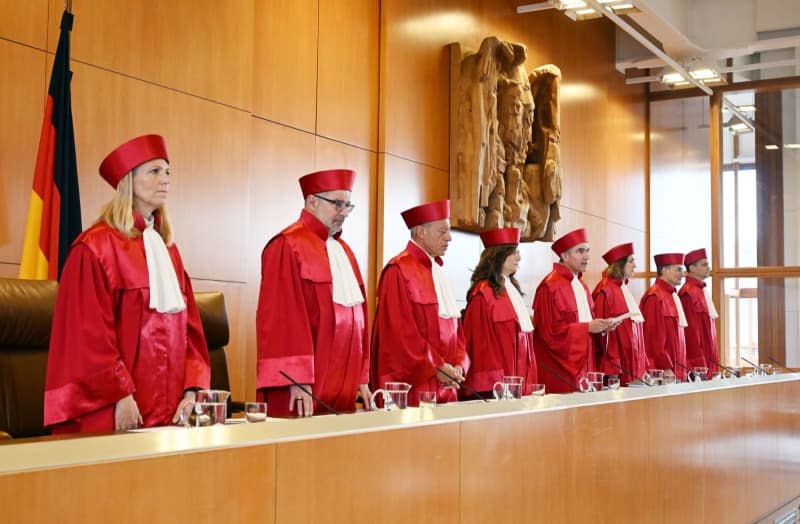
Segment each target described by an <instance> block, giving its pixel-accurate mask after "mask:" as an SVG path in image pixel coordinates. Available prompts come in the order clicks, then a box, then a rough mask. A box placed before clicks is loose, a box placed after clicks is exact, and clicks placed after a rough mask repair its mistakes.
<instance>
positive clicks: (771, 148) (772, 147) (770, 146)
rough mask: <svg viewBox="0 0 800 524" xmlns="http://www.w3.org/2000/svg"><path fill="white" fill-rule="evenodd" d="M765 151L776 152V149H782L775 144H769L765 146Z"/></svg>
mask: <svg viewBox="0 0 800 524" xmlns="http://www.w3.org/2000/svg"><path fill="white" fill-rule="evenodd" d="M764 149H769V150H770V151H775V150H776V149H780V148H779V147H778V146H776V145H775V144H767V145H765V146H764Z"/></svg>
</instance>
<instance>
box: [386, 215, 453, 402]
mask: <svg viewBox="0 0 800 524" xmlns="http://www.w3.org/2000/svg"><path fill="white" fill-rule="evenodd" d="M402 217H403V220H404V221H405V223H406V225H407V226H408V228H409V230H410V232H411V240H410V241H409V242H408V244H407V245H406V248H405V249H404V250H403V251H402V252H400V254H398V255H397V256H395V257H394V258H392V259H391V260H390V261H389V263H388V264H386V267H384V268H383V272H382V273H381V278H380V282H379V283H378V300H377V305H376V312H375V325H374V327H373V334H372V358H373V363H372V387H373V388H378V387H383V385H384V384H385V383H386V382H406V383H408V384H411V386H412V387H411V391H410V392H409V397H408V401H409V404H410V405H413V406H416V405H418V403H419V393H420V392H421V391H435V392H436V393H437V401H438V402H440V403H441V402H450V401H453V400H456V388H457V387H458V385H459V384H460V382H462V381H463V380H464V373H465V372H466V371H467V367H468V360H467V353H466V350H465V348H464V335H463V333H462V331H461V325H460V321H459V317H460V312H459V310H458V307H457V306H456V303H455V299H454V298H453V294H452V291H451V289H450V287H449V284H448V282H447V280H446V278H445V277H444V274H443V272H442V270H441V267H440V266H441V265H442V259H441V257H442V255H444V253H445V251H447V246H448V244H449V243H450V240H451V236H450V202H449V201H448V200H444V201H440V202H432V203H429V204H423V205H420V206H416V207H413V208H411V209H407V210H406V211H403V213H402ZM437 368H440V369H442V370H444V373H441V372H438V371H437Z"/></svg>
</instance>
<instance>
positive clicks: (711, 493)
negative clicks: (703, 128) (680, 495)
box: [685, 388, 766, 522]
mask: <svg viewBox="0 0 800 524" xmlns="http://www.w3.org/2000/svg"><path fill="white" fill-rule="evenodd" d="M751 389H755V388H748V391H749V390H751ZM746 394H747V393H746V392H745V391H742V390H725V391H714V392H710V393H708V394H706V395H704V397H703V418H702V421H700V420H696V419H695V420H686V422H685V424H690V425H694V426H695V427H697V428H701V429H702V431H703V433H704V434H705V442H704V457H703V458H704V463H705V468H704V477H705V479H704V487H705V491H706V496H707V503H706V504H705V506H704V507H703V521H704V522H711V521H714V520H717V521H719V522H734V521H737V520H740V519H741V518H742V515H748V514H749V512H748V508H747V506H748V505H749V501H747V500H743V499H737V498H734V497H730V495H729V494H730V493H742V492H744V491H745V488H746V485H745V477H746V476H747V475H745V474H743V472H742V469H743V468H742V464H741V462H742V457H747V450H748V447H749V446H748V444H749V438H748V437H749V435H746V433H745V430H746V427H745V423H746V421H745V416H742V415H743V414H744V415H746V414H747V411H745V413H742V407H745V409H746ZM765 452H766V450H765ZM746 462H747V463H749V457H748V458H747V460H746ZM754 493H755V492H754ZM698 510H699V508H698ZM698 516H700V515H698ZM753 516H754V515H750V517H753ZM747 520H750V519H749V518H748V519H747Z"/></svg>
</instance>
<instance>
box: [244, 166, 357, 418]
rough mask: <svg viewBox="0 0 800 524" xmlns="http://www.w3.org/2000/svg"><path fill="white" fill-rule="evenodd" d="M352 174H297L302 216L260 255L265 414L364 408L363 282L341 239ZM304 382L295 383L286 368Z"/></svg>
mask: <svg viewBox="0 0 800 524" xmlns="http://www.w3.org/2000/svg"><path fill="white" fill-rule="evenodd" d="M354 179H355V173H354V172H353V171H350V170H347V169H335V170H327V171H318V172H316V173H311V174H309V175H306V176H304V177H302V178H300V188H301V190H302V192H303V198H304V199H305V205H304V207H303V210H302V211H301V213H300V218H299V219H298V220H297V221H296V222H294V223H293V224H291V225H289V226H288V227H287V228H286V229H284V230H283V231H281V232H280V233H278V234H277V235H275V236H274V237H273V238H272V239H271V240H270V241H269V242H268V243H267V245H266V247H265V248H264V251H263V253H262V255H261V290H260V293H259V299H258V310H257V312H256V336H257V346H258V363H257V382H256V387H257V388H258V397H259V400H266V402H267V403H268V410H269V414H270V416H277V417H291V416H297V417H309V416H311V415H312V414H315V413H322V412H324V409H325V408H324V407H323V406H322V405H318V403H317V402H316V401H315V400H314V398H312V396H311V395H310V394H309V393H312V394H313V396H314V397H317V398H318V399H320V400H322V402H324V403H326V404H328V405H330V406H331V407H332V408H334V409H335V410H336V411H340V412H347V411H354V410H355V406H356V397H357V396H358V395H359V394H360V395H361V397H362V398H363V399H364V402H365V403H366V405H367V407H370V406H369V402H370V400H369V398H370V393H369V388H368V386H367V382H368V378H369V336H368V333H369V331H368V330H367V305H366V302H365V296H366V294H365V292H364V281H363V279H362V278H361V272H360V271H359V268H358V263H357V262H356V259H355V256H354V255H353V252H352V251H351V250H350V247H349V246H348V245H347V244H346V243H345V242H344V240H342V239H341V234H342V225H343V224H344V221H345V220H346V219H347V217H348V216H349V215H350V213H351V212H352V210H353V208H354V207H355V206H354V205H353V204H352V203H351V202H350V195H351V190H352V188H353V180H354ZM281 372H283V373H285V374H286V375H288V376H290V377H291V378H292V379H294V381H295V382H297V383H298V384H300V385H301V386H302V387H298V386H297V385H294V384H293V383H292V382H291V381H290V380H289V379H288V378H286V376H284V374H282V373H281Z"/></svg>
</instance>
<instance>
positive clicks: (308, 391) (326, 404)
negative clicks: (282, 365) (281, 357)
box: [278, 370, 341, 415]
mask: <svg viewBox="0 0 800 524" xmlns="http://www.w3.org/2000/svg"><path fill="white" fill-rule="evenodd" d="M278 373H280V374H281V375H283V376H284V377H286V379H287V380H288V381H289V382H291V383H292V384H294V385H295V386H297V387H298V388H300V391H302V392H303V393H305V394H306V395H308V396H309V397H311V398H313V399H314V400H316V401H317V402H319V405H320V406H322V407H324V408H325V409H327V410H328V411H330V412H331V413H333V414H334V415H341V413H339V412H338V411H336V410H335V409H333V408H332V407H331V406H330V405H329V404H328V403H327V402H325V401H324V400H322V399H321V398H319V397H318V396H316V395H315V394H314V393H312V392H311V390H310V389H308V388H306V387H305V386H304V385H302V384H300V383H298V382H297V381H296V380H295V379H293V378H292V377H290V376H289V375H288V374H286V373H285V372H284V371H283V370H279V371H278Z"/></svg>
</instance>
